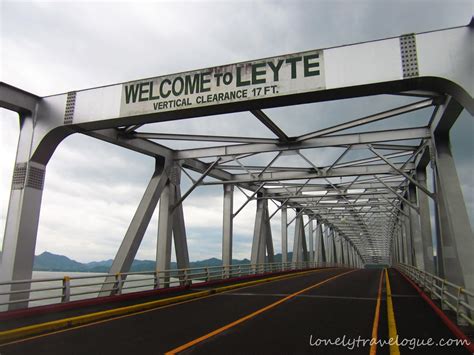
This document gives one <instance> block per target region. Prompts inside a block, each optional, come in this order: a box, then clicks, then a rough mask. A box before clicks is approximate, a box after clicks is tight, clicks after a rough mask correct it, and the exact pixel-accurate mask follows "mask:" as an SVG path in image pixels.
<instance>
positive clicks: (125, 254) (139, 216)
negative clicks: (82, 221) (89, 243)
mask: <svg viewBox="0 0 474 355" xmlns="http://www.w3.org/2000/svg"><path fill="white" fill-rule="evenodd" d="M166 164H167V163H166V161H165V159H164V158H161V159H156V165H155V171H154V173H153V176H152V177H151V179H150V182H149V183H148V186H147V188H146V190H145V193H144V194H143V197H142V199H141V201H140V204H139V205H138V208H137V210H136V212H135V215H134V216H133V218H132V221H131V222H130V225H129V227H128V229H127V232H126V233H125V236H124V238H123V239H122V243H121V244H120V247H119V250H118V251H117V254H116V255H115V258H114V261H113V262H112V266H111V267H110V269H109V274H113V275H115V274H117V273H125V272H129V271H130V268H131V266H132V263H133V260H134V259H135V255H136V254H137V251H138V248H139V247H140V244H141V242H142V239H143V236H144V235H145V232H146V229H147V227H148V224H149V223H150V219H151V217H152V215H153V212H154V211H155V208H156V205H157V203H158V200H159V198H160V195H161V192H162V191H163V189H164V187H165V184H166V182H167V181H168V176H167V175H166V173H165V170H166ZM114 279H115V277H108V278H106V282H113V281H114ZM113 286H114V284H113V283H107V284H105V283H104V285H103V286H102V289H101V291H100V293H99V296H110V295H111V294H115V293H116V290H113Z"/></svg>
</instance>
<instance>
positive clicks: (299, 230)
mask: <svg viewBox="0 0 474 355" xmlns="http://www.w3.org/2000/svg"><path fill="white" fill-rule="evenodd" d="M296 213H299V211H298V210H296ZM291 261H292V262H293V263H301V262H303V261H308V248H307V246H306V236H305V232H304V223H303V215H302V214H299V215H298V216H297V217H296V220H295V239H294V242H293V258H292V260H291Z"/></svg>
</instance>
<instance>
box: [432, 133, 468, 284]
mask: <svg viewBox="0 0 474 355" xmlns="http://www.w3.org/2000/svg"><path fill="white" fill-rule="evenodd" d="M435 153H436V154H435V160H436V174H437V188H436V190H437V192H438V208H439V209H440V215H441V229H442V232H441V240H442V253H441V255H442V264H443V269H444V277H445V278H446V279H448V280H449V281H451V282H453V283H455V284H457V285H460V286H464V287H466V288H468V289H471V290H473V289H474V263H473V262H472V255H471V253H472V250H474V237H473V234H472V230H471V225H470V222H469V217H468V214H467V210H466V205H465V203H464V198H463V195H462V191H461V186H460V184H459V179H458V176H457V172H456V166H455V164H454V159H453V157H452V153H451V148H450V142H449V135H443V136H437V137H436V141H435Z"/></svg>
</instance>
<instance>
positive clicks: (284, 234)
mask: <svg viewBox="0 0 474 355" xmlns="http://www.w3.org/2000/svg"><path fill="white" fill-rule="evenodd" d="M287 223H288V212H287V208H286V205H285V204H283V205H282V206H281V261H282V263H286V262H288V226H287Z"/></svg>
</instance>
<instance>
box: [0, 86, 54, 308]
mask: <svg viewBox="0 0 474 355" xmlns="http://www.w3.org/2000/svg"><path fill="white" fill-rule="evenodd" d="M3 94H4V92H2V95H3ZM17 94H19V93H18V92H16V91H15V92H12V93H11V95H13V96H16V95H17ZM13 101H14V104H15V105H20V106H21V105H22V108H21V110H22V111H25V110H26V109H29V108H28V105H29V104H31V103H32V102H33V101H34V100H33V98H29V97H27V96H24V95H20V97H17V101H15V100H13ZM23 106H24V107H23ZM23 109H25V110H23ZM25 112H26V111H25ZM34 139H35V118H34V116H33V115H31V114H26V113H25V114H22V115H21V116H20V136H19V139H18V148H17V152H16V158H15V165H14V170H13V179H12V186H11V192H10V200H9V204H8V211H7V219H6V224H5V235H4V238H3V246H2V255H1V260H0V266H1V267H0V282H4V281H10V280H13V281H15V280H30V279H31V278H32V274H33V262H34V256H35V247H36V238H37V231H38V223H39V216H40V210H41V199H42V196H43V188H44V183H45V174H46V164H42V163H40V162H38V161H35V160H33V159H32V158H31V156H32V154H33V149H34V144H33V141H34ZM58 144H59V142H58ZM55 148H56V144H53V143H52V142H49V143H45V144H44V153H45V155H46V156H45V159H44V161H45V162H46V163H47V161H48V160H49V157H51V155H52V154H53V152H54V149H55ZM29 288H30V284H29V283H24V284H23V283H22V284H14V285H11V286H9V285H4V286H0V293H4V292H10V291H16V292H18V291H22V290H28V289H29ZM28 297H29V292H28V291H25V292H22V293H14V294H11V295H0V302H3V301H5V302H7V301H19V300H22V299H27V298H28ZM27 306H28V302H27V301H26V302H17V303H14V304H11V305H10V306H9V307H8V308H9V309H10V310H13V309H19V308H25V307H27Z"/></svg>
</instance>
